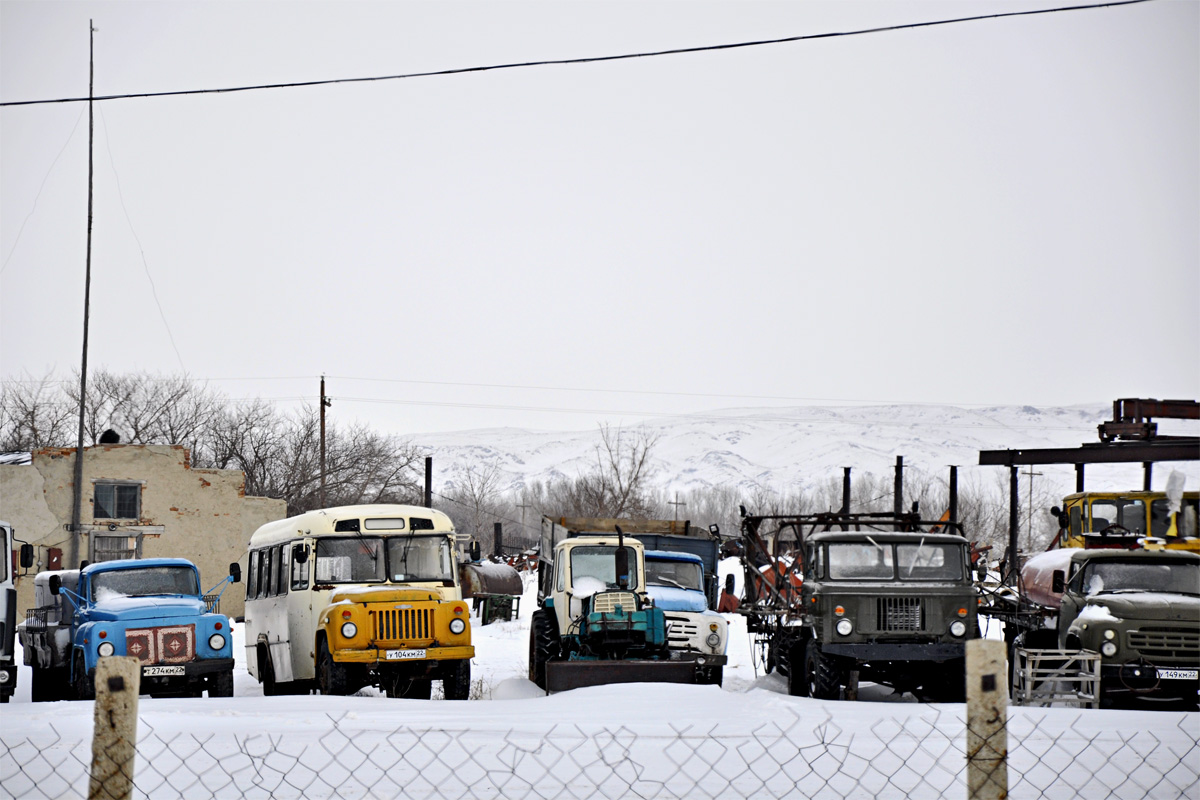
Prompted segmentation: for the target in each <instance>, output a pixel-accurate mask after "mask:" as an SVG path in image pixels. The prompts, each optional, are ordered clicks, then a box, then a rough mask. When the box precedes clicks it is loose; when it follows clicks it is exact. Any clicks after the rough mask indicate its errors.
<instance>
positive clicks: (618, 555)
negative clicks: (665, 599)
mask: <svg viewBox="0 0 1200 800" xmlns="http://www.w3.org/2000/svg"><path fill="white" fill-rule="evenodd" d="M568 533H569V534H570V535H568ZM539 558H540V562H539V565H538V567H539V569H538V604H539V608H538V609H537V610H536V611H534V612H533V616H532V619H531V624H530V633H529V678H530V680H532V681H533V682H534V683H535V684H537V685H538V686H539V687H540V688H542V689H544V690H546V692H556V691H565V690H567V689H576V688H579V687H582V686H595V685H600V684H608V683H638V682H644V681H650V682H672V683H694V682H695V681H696V677H697V668H698V666H703V663H704V662H703V660H702V659H697V660H693V661H684V660H680V659H678V658H675V659H673V658H672V651H671V649H670V647H669V641H668V634H667V620H666V615H665V614H664V612H663V610H662V609H660V608H656V607H655V606H654V604H653V601H652V600H651V599H650V597H649V594H648V593H647V587H646V551H645V547H644V546H643V545H642V543H641V542H640V541H638V540H637V539H635V538H633V537H630V536H625V535H624V533H623V531H622V529H621V528H620V526H619V525H618V526H616V530H615V532H613V533H597V532H587V531H578V530H571V531H568V529H566V528H564V527H562V526H561V525H559V524H558V523H557V522H556V521H554V520H551V519H544V520H543V526H542V548H541V555H540V557H539Z"/></svg>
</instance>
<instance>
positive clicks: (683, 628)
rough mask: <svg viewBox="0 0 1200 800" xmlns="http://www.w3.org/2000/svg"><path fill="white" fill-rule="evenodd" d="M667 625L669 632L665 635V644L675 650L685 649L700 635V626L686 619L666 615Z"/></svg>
mask: <svg viewBox="0 0 1200 800" xmlns="http://www.w3.org/2000/svg"><path fill="white" fill-rule="evenodd" d="M666 617H667V625H668V626H669V632H668V634H667V644H668V646H669V647H672V648H675V649H686V648H687V647H688V645H689V644H690V643H691V642H692V641H693V640H695V639H696V637H697V636H699V634H700V626H699V625H697V624H696V623H695V622H694V621H693V620H690V619H688V618H687V617H678V616H672V615H671V614H667V615H666Z"/></svg>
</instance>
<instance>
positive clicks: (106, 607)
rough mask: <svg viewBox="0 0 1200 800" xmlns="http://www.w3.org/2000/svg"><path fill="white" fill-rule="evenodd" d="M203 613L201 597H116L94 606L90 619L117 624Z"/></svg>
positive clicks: (90, 612)
mask: <svg viewBox="0 0 1200 800" xmlns="http://www.w3.org/2000/svg"><path fill="white" fill-rule="evenodd" d="M203 613H205V606H204V601H203V600H201V599H200V598H199V597H186V596H172V595H168V596H159V597H114V598H110V599H108V600H105V601H103V602H100V603H96V604H95V605H94V606H92V607H91V609H89V611H88V618H89V619H93V620H108V621H113V622H117V621H120V620H127V619H156V618H157V619H162V618H165V617H198V616H200V615H201V614H203Z"/></svg>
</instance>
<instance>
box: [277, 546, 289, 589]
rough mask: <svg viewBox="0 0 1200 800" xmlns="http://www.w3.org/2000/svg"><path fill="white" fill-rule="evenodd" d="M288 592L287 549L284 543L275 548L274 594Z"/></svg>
mask: <svg viewBox="0 0 1200 800" xmlns="http://www.w3.org/2000/svg"><path fill="white" fill-rule="evenodd" d="M287 593H288V550H287V545H286V544H281V545H279V546H278V547H276V548H275V594H279V595H284V594H287Z"/></svg>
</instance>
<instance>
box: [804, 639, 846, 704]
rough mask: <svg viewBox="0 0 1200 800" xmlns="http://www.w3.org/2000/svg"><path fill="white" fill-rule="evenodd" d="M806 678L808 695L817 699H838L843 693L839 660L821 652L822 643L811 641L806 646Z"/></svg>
mask: <svg viewBox="0 0 1200 800" xmlns="http://www.w3.org/2000/svg"><path fill="white" fill-rule="evenodd" d="M804 678H805V680H806V681H807V682H808V695H809V697H815V698H816V699H817V700H837V699H838V698H839V697H840V696H841V693H842V676H841V670H840V669H838V665H837V662H836V661H834V660H833V659H832V658H830V657H829V656H827V655H825V654H824V653H822V652H821V645H819V644H817V643H816V642H815V641H810V642H809V643H808V645H807V646H806V647H805V648H804Z"/></svg>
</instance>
